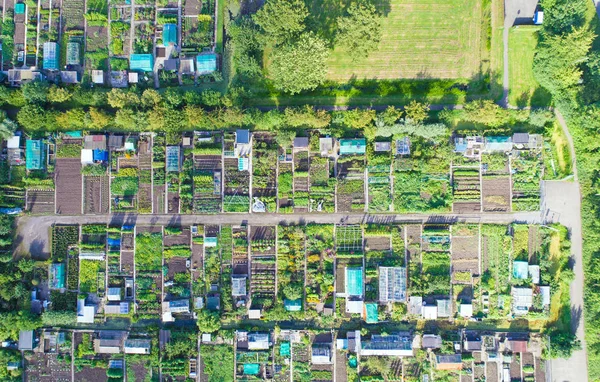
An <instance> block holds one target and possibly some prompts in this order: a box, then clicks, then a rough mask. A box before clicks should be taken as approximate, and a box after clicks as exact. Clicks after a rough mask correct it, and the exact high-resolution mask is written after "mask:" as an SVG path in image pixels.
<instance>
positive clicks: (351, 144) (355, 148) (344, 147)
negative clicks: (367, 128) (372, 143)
mask: <svg viewBox="0 0 600 382" xmlns="http://www.w3.org/2000/svg"><path fill="white" fill-rule="evenodd" d="M366 149H367V142H366V140H365V139H364V138H359V139H340V155H361V154H364V153H365V152H366Z"/></svg>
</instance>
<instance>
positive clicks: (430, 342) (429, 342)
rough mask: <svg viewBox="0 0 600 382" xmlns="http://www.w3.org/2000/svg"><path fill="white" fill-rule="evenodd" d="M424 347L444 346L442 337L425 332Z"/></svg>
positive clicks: (422, 341) (435, 347) (422, 344)
mask: <svg viewBox="0 0 600 382" xmlns="http://www.w3.org/2000/svg"><path fill="white" fill-rule="evenodd" d="M421 347H422V348H423V349H439V348H441V347H442V337H440V336H438V335H435V334H424V335H423V338H422V339H421Z"/></svg>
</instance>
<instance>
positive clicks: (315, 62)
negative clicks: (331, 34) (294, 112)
mask: <svg viewBox="0 0 600 382" xmlns="http://www.w3.org/2000/svg"><path fill="white" fill-rule="evenodd" d="M328 57H329V49H328V48H327V46H326V44H325V41H324V40H323V39H321V38H320V37H318V36H317V35H315V34H313V33H303V34H302V35H300V37H299V38H298V40H295V41H290V42H288V43H286V44H284V45H283V46H281V47H277V48H275V49H274V50H273V55H272V62H271V66H270V69H269V71H270V73H269V74H270V77H271V79H272V81H273V85H274V86H275V88H277V89H278V90H281V91H284V92H286V93H291V94H296V93H300V92H301V91H303V90H312V89H315V88H316V87H317V86H319V85H320V84H322V83H323V82H324V81H325V75H326V73H327V67H326V61H327V58H328Z"/></svg>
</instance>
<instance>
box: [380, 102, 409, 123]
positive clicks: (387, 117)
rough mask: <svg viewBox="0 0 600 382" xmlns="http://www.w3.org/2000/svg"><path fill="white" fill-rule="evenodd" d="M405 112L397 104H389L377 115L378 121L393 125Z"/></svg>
mask: <svg viewBox="0 0 600 382" xmlns="http://www.w3.org/2000/svg"><path fill="white" fill-rule="evenodd" d="M403 114H404V112H403V111H402V110H400V109H397V108H396V107H395V106H388V107H387V108H386V109H385V110H384V111H383V112H381V113H379V114H378V115H377V121H378V122H380V123H382V124H385V125H393V124H395V123H396V122H397V121H398V120H399V119H400V118H401V117H402V115H403Z"/></svg>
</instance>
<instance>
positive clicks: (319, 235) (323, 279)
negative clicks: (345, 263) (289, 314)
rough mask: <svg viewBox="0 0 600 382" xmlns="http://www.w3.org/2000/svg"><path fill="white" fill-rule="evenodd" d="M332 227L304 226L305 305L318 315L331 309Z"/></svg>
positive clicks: (332, 287)
mask: <svg viewBox="0 0 600 382" xmlns="http://www.w3.org/2000/svg"><path fill="white" fill-rule="evenodd" d="M333 231H334V226H333V225H307V226H306V256H307V257H306V272H307V274H306V303H307V305H308V306H309V307H310V308H313V309H315V310H316V311H317V312H318V313H321V312H322V311H323V308H325V307H327V308H333V289H334V283H335V276H334V260H335V253H334V237H333Z"/></svg>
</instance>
